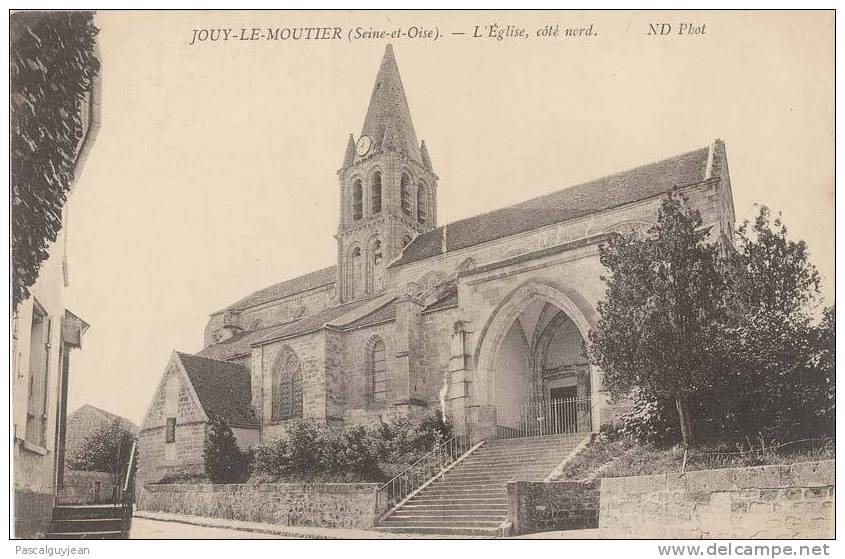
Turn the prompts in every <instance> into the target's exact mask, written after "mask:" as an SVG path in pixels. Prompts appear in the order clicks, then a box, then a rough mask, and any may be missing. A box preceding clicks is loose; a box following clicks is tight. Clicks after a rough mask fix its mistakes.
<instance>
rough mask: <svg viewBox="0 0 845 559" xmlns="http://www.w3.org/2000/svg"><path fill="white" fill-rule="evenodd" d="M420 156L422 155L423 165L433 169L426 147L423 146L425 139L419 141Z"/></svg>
mask: <svg viewBox="0 0 845 559" xmlns="http://www.w3.org/2000/svg"><path fill="white" fill-rule="evenodd" d="M420 157H422V164H423V166H424V167H425V168H426V169H427V170H429V171H434V169H432V168H431V157H429V155H428V148H426V147H425V140H423V141H422V142H420Z"/></svg>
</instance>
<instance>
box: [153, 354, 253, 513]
mask: <svg viewBox="0 0 845 559" xmlns="http://www.w3.org/2000/svg"><path fill="white" fill-rule="evenodd" d="M251 399H252V392H251V387H250V373H249V370H248V369H247V368H246V367H245V366H244V365H241V364H239V363H234V362H230V361H219V360H217V359H209V358H207V357H198V356H196V355H190V354H187V353H180V352H178V351H175V352H173V355H172V356H171V357H170V361H169V362H168V364H167V367H166V368H165V371H164V374H163V375H162V377H161V380H160V381H159V383H158V387H157V388H156V391H155V394H154V395H153V399H152V402H151V403H150V407H149V408H148V409H147V413H146V415H145V416H144V420H143V421H142V422H141V429H140V432H139V434H138V472H137V480H138V483H137V487H138V488H139V490H140V491H139V493H142V492H143V486H144V485H145V484H148V483H157V482H160V481H162V480H165V479H166V478H170V479H175V478H180V477H187V476H191V475H199V474H202V473H203V472H204V463H203V448H204V445H205V440H206V436H207V434H208V426H209V423H210V421H211V419H212V418H213V417H221V418H223V419H225V420H226V422H227V423H228V424H229V426H230V427H231V428H232V432H233V434H234V435H235V438H236V440H237V442H238V446H239V447H240V448H241V450H247V449H249V448H251V447H252V446H254V445H255V444H256V443H257V442H258V440H259V424H258V421H257V419H256V416H255V413H254V411H253V409H252V405H251ZM140 498H141V495H140V494H139V499H140Z"/></svg>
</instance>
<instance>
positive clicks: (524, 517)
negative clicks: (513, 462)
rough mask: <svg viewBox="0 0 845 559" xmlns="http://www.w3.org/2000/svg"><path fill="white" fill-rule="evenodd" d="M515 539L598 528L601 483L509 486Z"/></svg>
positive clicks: (512, 483) (510, 518)
mask: <svg viewBox="0 0 845 559" xmlns="http://www.w3.org/2000/svg"><path fill="white" fill-rule="evenodd" d="M508 520H509V521H510V523H511V527H512V530H513V535H520V534H530V533H533V532H548V531H552V530H578V529H585V528H598V525H599V480H594V481H511V482H508Z"/></svg>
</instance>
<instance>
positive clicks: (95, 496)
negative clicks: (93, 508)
mask: <svg viewBox="0 0 845 559" xmlns="http://www.w3.org/2000/svg"><path fill="white" fill-rule="evenodd" d="M114 488H115V487H114V477H113V476H112V474H110V473H108V472H83V471H80V470H67V471H65V475H64V485H63V486H62V487H61V488H60V489H59V491H58V494H57V495H56V503H57V504H60V505H93V504H97V503H107V502H109V501H111V500H112V498H113V497H114Z"/></svg>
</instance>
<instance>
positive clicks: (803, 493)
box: [599, 460, 835, 539]
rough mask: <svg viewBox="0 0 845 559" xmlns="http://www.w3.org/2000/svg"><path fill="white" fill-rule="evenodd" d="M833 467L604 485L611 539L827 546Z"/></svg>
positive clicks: (604, 524)
mask: <svg viewBox="0 0 845 559" xmlns="http://www.w3.org/2000/svg"><path fill="white" fill-rule="evenodd" d="M834 474H835V462H834V461H833V460H824V461H821V462H804V463H799V464H792V465H777V466H757V467H753V468H725V469H718V470H702V471H695V472H688V473H687V474H684V475H679V474H660V475H652V476H639V477H624V478H604V479H602V481H601V509H600V514H599V528H601V530H602V531H603V536H604V537H609V538H764V539H765V538H769V539H775V538H790V539H795V538H832V537H833V534H834Z"/></svg>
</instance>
